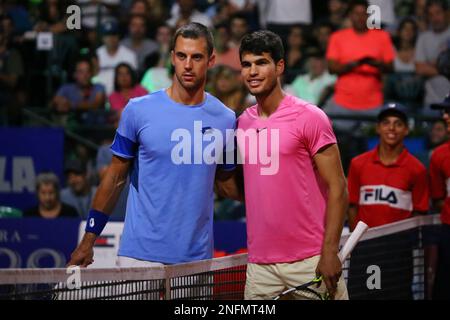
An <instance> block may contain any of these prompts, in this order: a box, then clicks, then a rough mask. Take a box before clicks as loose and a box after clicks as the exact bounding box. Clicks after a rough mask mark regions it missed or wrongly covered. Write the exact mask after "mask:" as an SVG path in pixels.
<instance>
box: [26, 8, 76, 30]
mask: <svg viewBox="0 0 450 320" xmlns="http://www.w3.org/2000/svg"><path fill="white" fill-rule="evenodd" d="M68 5H69V1H64V0H63V1H58V0H45V1H42V2H41V3H40V5H39V17H38V21H37V23H36V24H35V25H34V30H35V31H37V32H44V31H49V32H52V33H54V34H58V33H63V32H65V31H66V30H67V28H66V8H67V6H68Z"/></svg>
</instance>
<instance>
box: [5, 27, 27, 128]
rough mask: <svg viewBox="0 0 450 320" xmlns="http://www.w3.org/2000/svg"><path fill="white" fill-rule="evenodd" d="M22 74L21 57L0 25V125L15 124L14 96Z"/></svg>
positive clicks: (16, 113) (18, 113)
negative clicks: (11, 45)
mask: <svg viewBox="0 0 450 320" xmlns="http://www.w3.org/2000/svg"><path fill="white" fill-rule="evenodd" d="M2 21H3V19H2ZM23 74H24V66H23V62H22V57H21V55H20V53H19V51H17V50H16V49H13V48H11V47H10V38H9V37H7V35H6V34H5V32H4V28H3V24H0V119H1V120H0V125H6V124H8V123H9V122H11V124H12V123H14V122H16V121H15V120H14V121H12V120H13V118H18V117H19V116H20V110H18V108H19V103H18V101H17V95H16V94H17V89H18V83H19V80H20V78H21V76H22V75H23Z"/></svg>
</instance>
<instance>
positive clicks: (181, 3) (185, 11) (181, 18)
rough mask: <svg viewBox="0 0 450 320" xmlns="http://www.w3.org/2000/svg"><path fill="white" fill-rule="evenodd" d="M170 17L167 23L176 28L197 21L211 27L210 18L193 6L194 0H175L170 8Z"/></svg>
mask: <svg viewBox="0 0 450 320" xmlns="http://www.w3.org/2000/svg"><path fill="white" fill-rule="evenodd" d="M170 14H171V18H170V19H169V20H168V21H167V24H168V25H169V26H171V27H172V28H174V29H178V28H179V27H181V26H182V25H184V24H187V23H189V22H199V23H201V24H203V25H205V26H207V27H209V28H210V27H212V22H211V19H210V18H209V17H208V16H207V15H205V14H203V13H201V12H200V11H198V10H197V9H196V8H195V0H177V1H176V2H175V3H174V4H173V6H172V9H171V10H170Z"/></svg>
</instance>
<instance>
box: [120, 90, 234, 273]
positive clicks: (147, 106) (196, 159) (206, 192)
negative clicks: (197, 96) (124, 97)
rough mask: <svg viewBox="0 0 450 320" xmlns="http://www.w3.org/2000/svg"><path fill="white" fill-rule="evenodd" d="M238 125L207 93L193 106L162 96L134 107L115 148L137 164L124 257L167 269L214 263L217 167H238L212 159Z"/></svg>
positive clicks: (135, 101) (154, 95)
mask: <svg viewBox="0 0 450 320" xmlns="http://www.w3.org/2000/svg"><path fill="white" fill-rule="evenodd" d="M235 122H236V117H235V114H234V112H233V111H232V110H230V109H228V108H227V107H225V106H224V105H223V104H222V103H221V102H220V101H219V100H218V99H217V98H215V97H213V96H211V95H209V94H208V93H206V98H205V100H204V101H203V102H202V103H201V104H199V105H193V106H186V105H182V104H179V103H176V102H175V101H173V100H172V99H171V98H170V97H169V96H168V95H167V93H166V91H165V90H160V91H157V92H154V93H152V94H149V95H146V96H144V97H139V98H135V99H131V100H130V101H129V103H128V104H127V106H126V107H125V109H124V111H123V113H122V116H121V120H120V123H119V127H118V129H117V132H116V136H115V139H114V142H113V144H112V146H111V150H112V152H113V153H114V154H115V155H116V156H119V157H123V158H128V159H133V165H132V170H131V172H130V177H131V185H130V190H129V194H128V201H127V213H126V217H125V226H124V230H123V234H122V239H121V242H120V248H119V253H118V255H119V256H126V257H131V258H135V259H139V260H146V261H153V262H161V263H166V264H172V263H181V262H189V261H194V260H202V259H210V258H211V257H212V252H213V210H214V199H213V198H214V194H213V186H214V178H215V173H216V168H217V166H221V167H222V169H224V170H230V169H232V168H233V167H234V165H233V164H220V162H219V164H217V161H211V160H214V159H215V157H220V155H222V154H223V150H224V148H225V146H226V145H227V143H230V142H231V141H232V140H233V129H234V128H235ZM227 159H228V158H227Z"/></svg>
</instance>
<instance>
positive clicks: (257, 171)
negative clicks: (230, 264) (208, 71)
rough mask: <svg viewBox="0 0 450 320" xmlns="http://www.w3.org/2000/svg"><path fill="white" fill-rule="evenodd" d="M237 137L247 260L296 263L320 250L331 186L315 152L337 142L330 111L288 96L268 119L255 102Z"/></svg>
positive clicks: (246, 111) (239, 124)
mask: <svg viewBox="0 0 450 320" xmlns="http://www.w3.org/2000/svg"><path fill="white" fill-rule="evenodd" d="M255 137H256V138H255ZM237 141H238V148H239V152H240V154H241V157H242V161H243V168H244V180H245V204H246V211H247V244H248V254H249V262H252V263H284V262H293V261H298V260H303V259H306V258H309V257H312V256H315V255H317V254H320V252H321V247H322V242H323V237H324V232H325V214H326V205H327V187H326V184H325V183H324V181H323V180H322V179H321V177H320V175H319V173H318V171H317V169H316V167H315V165H314V161H313V157H314V155H315V154H316V153H317V152H318V151H319V150H320V149H321V148H322V147H324V146H326V145H330V144H334V143H336V137H335V135H334V133H333V129H332V127H331V123H330V120H329V119H328V117H327V115H326V114H325V113H324V112H323V111H322V110H320V109H319V108H317V107H316V106H314V105H311V104H310V103H308V102H306V101H303V100H300V99H298V98H296V97H293V96H291V95H286V96H285V97H284V98H283V100H282V102H281V103H280V105H279V107H278V109H277V110H276V111H275V112H274V113H273V114H272V115H270V117H268V118H266V119H261V118H260V117H259V116H258V106H257V105H255V106H252V107H250V108H248V109H246V110H245V112H244V113H243V114H242V115H241V116H240V117H239V119H238V130H237ZM255 141H256V142H255ZM278 142H279V143H278ZM255 144H257V148H256V147H254V146H255ZM252 145H253V147H252ZM277 154H278V159H277Z"/></svg>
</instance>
